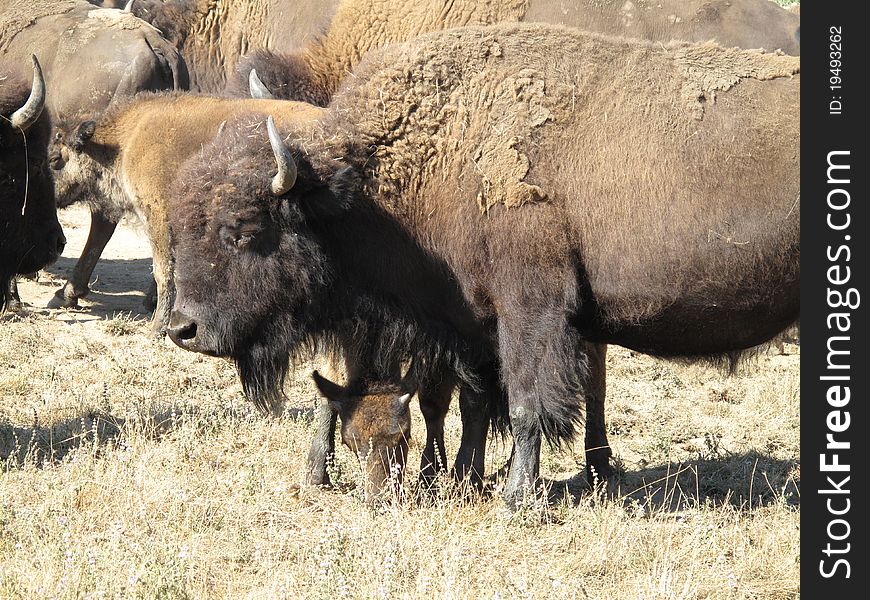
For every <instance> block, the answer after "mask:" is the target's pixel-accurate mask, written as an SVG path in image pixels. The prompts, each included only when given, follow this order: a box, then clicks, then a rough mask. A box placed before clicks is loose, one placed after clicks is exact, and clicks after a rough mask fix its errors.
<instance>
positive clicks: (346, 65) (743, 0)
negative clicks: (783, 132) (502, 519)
mask: <svg viewBox="0 0 870 600" xmlns="http://www.w3.org/2000/svg"><path fill="white" fill-rule="evenodd" d="M505 21H541V22H548V23H553V24H564V25H572V26H577V27H580V28H582V29H587V30H592V31H599V32H604V33H610V34H616V35H622V36H630V37H639V38H644V39H649V40H657V41H664V42H666V41H669V40H671V39H673V38H678V39H684V40H690V41H692V40H694V41H706V40H709V39H717V40H719V41H720V42H721V43H722V44H724V45H729V46H732V45H733V46H741V47H747V48H752V47H766V48H769V49H776V48H782V49H784V50H785V51H787V52H789V53H792V54H799V52H800V45H799V40H798V31H799V26H800V21H799V19H798V18H796V17H795V16H794V15H792V14H790V13H788V12H786V11H784V10H782V9H781V8H780V7H778V6H776V5H775V4H774V3H772V2H769V1H768V0H738V1H735V2H720V1H710V0H692V1H689V2H686V1H684V0H680V1H674V0H670V1H665V2H657V3H655V4H650V3H646V2H638V3H637V4H635V3H632V2H597V3H588V2H579V1H577V0H571V1H568V2H561V3H559V5H558V6H557V5H554V4H553V3H552V2H544V1H543V0H531V1H526V0H522V1H517V0H496V1H494V2H488V3H481V2H471V1H468V0H459V1H456V2H449V3H448V2H444V0H416V1H409V0H377V1H375V2H371V1H369V0H343V1H342V2H341V4H340V5H339V7H338V9H337V11H336V14H335V16H334V17H333V19H332V22H331V23H330V26H329V28H328V30H327V31H326V32H325V33H324V34H323V35H322V36H320V37H317V38H315V39H313V40H312V41H311V42H310V43H309V44H307V45H306V46H305V48H304V49H303V50H302V51H300V52H297V53H295V54H287V55H280V54H275V53H272V52H270V51H265V50H258V51H256V52H254V53H253V54H252V55H251V56H249V57H248V58H246V59H244V60H242V61H241V62H240V64H239V67H238V70H237V73H236V75H235V77H233V78H231V79H230V81H229V82H228V88H227V92H228V94H229V95H232V96H246V95H247V94H248V90H249V83H250V81H251V80H252V79H253V80H254V82H255V83H256V84H259V83H260V80H259V79H258V78H256V77H254V78H252V77H251V76H250V73H251V72H252V71H251V70H252V68H253V67H255V68H256V69H257V70H258V71H259V75H260V77H262V79H263V80H265V86H262V85H257V86H256V87H257V88H258V89H257V93H258V94H259V97H268V98H272V97H278V98H285V99H292V100H303V101H306V102H311V103H314V104H317V105H321V106H325V105H326V104H327V103H328V102H329V100H330V99H331V98H332V95H333V94H334V93H335V91H336V90H337V89H338V87H339V85H340V83H341V81H342V80H343V79H344V78H345V77H346V76H347V74H348V73H349V72H351V71H352V69H353V67H354V66H355V65H356V64H357V63H358V62H359V61H360V59H361V57H362V56H364V54H365V53H366V52H367V51H369V50H371V49H373V48H379V47H381V46H384V45H386V44H388V43H392V42H400V41H405V40H408V39H410V38H413V37H415V36H417V35H419V34H420V33H424V32H427V31H433V30H440V29H446V28H449V27H457V26H462V25H475V24H478V25H486V24H492V23H500V22H505ZM589 350H590V352H589V354H591V356H592V357H593V358H594V360H593V361H592V363H591V364H590V368H591V371H592V377H591V378H592V380H593V381H594V384H592V386H591V387H592V388H593V389H594V390H595V391H594V393H590V394H589V398H588V402H587V413H588V417H589V419H588V421H587V424H586V429H587V440H586V447H587V471H588V476H589V478H590V481H592V479H593V475H594V476H595V477H598V478H600V479H607V478H608V477H610V476H611V474H612V469H611V468H610V465H609V457H610V455H611V450H610V447H609V444H608V442H607V435H606V427H605V422H604V397H605V387H606V383H605V353H606V347H603V346H602V347H598V348H594V349H592V348H591V347H589ZM439 388H440V389H441V390H442V392H443V395H442V398H440V399H436V398H434V397H431V396H427V397H426V398H425V399H424V400H425V401H424V402H423V403H422V404H421V406H425V407H427V410H434V407H437V408H438V411H437V414H435V413H433V414H427V415H426V416H427V424H429V423H432V424H433V425H432V426H431V427H427V431H429V432H432V431H438V427H437V425H436V424H437V423H438V422H441V423H443V419H444V416H445V415H446V410H447V407H448V406H449V400H450V389H449V386H436V389H439ZM430 391H431V390H430V389H427V393H428V392H430ZM463 393H468V392H467V389H465V390H464V391H463ZM469 402H472V401H471V400H469ZM474 403H475V404H476V403H477V401H474ZM467 412H468V410H466V411H464V413H467ZM319 420H320V421H321V422H327V420H326V417H325V416H323V417H321V418H320V419H319ZM331 423H332V428H333V429H334V428H335V415H334V414H333V415H332V421H331ZM475 429H478V428H476V427H474V426H473V425H472V424H471V423H469V426H468V427H466V428H464V430H463V431H464V435H465V432H466V431H469V432H471V431H474V430H475ZM332 437H333V434H332V433H327V432H319V433H318V435H317V439H332ZM427 437H428V439H427V444H426V451H425V452H424V456H423V461H422V462H423V464H427V461H430V460H432V459H434V457H435V451H434V450H433V448H442V447H443V444H442V445H441V446H439V445H438V440H436V439H433V438H432V437H431V435H429V436H427ZM441 441H442V442H443V440H441ZM484 441H485V440H483V439H481V440H479V443H476V444H469V445H465V444H463V447H462V448H463V451H465V450H464V449H465V448H474V450H473V454H474V455H475V456H477V457H478V459H479V460H478V464H479V465H480V466H481V467H482V457H483V448H484V443H483V442H484ZM315 446H317V444H315ZM442 452H443V450H442ZM312 454H313V455H317V456H323V453H322V452H313V453H312ZM466 458H467V457H466ZM460 463H464V464H467V462H466V461H457V467H458V469H459V470H461V469H463V468H465V467H464V466H461V464H460ZM428 464H432V463H431V462H428ZM441 464H444V463H443V461H442V462H441ZM312 470H316V471H318V472H320V473H325V468H324V466H323V465H322V464H321V465H320V466H319V467H317V468H316V469H314V468H312ZM315 480H317V478H315Z"/></svg>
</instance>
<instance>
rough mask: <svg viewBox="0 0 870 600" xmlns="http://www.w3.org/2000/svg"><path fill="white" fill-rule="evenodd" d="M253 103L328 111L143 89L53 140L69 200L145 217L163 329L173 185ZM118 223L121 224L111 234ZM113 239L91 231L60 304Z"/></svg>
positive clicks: (298, 113)
mask: <svg viewBox="0 0 870 600" xmlns="http://www.w3.org/2000/svg"><path fill="white" fill-rule="evenodd" d="M249 111H270V112H271V113H273V114H275V117H276V118H277V119H279V122H281V123H282V124H285V125H289V124H290V122H291V121H304V120H309V119H315V118H317V117H318V116H320V114H321V112H322V111H321V109H319V108H317V107H314V106H311V105H309V104H304V103H301V102H281V101H268V100H251V99H248V100H229V99H222V98H209V97H204V96H192V95H182V94H178V93H164V94H143V95H140V96H137V97H136V98H134V99H128V100H126V101H119V102H118V103H116V104H115V105H114V106H113V107H112V108H111V109H110V110H107V111H106V112H105V113H104V114H103V115H102V116H101V117H100V119H99V120H96V121H92V120H86V121H82V122H77V123H74V125H73V126H72V127H69V128H67V127H61V128H59V131H58V132H57V135H56V136H55V139H54V140H52V142H51V148H50V154H49V156H50V163H51V168H52V170H53V172H54V178H55V183H56V189H57V191H58V194H59V195H60V196H62V197H64V198H65V199H66V200H67V202H76V201H83V202H92V203H96V204H98V205H99V206H100V207H101V210H102V211H103V214H105V215H108V216H110V220H111V221H112V222H113V223H118V222H119V221H120V220H121V217H123V216H124V215H126V214H132V215H136V216H137V217H138V218H139V219H140V220H141V221H142V222H143V223H144V224H145V228H146V231H147V233H148V238H149V241H150V242H151V250H152V256H153V260H154V278H155V280H156V282H157V296H156V302H155V305H156V307H155V310H154V317H153V326H154V328H155V330H156V331H158V332H162V331H163V330H164V329H165V328H166V325H167V324H168V323H169V309H170V307H171V305H172V301H171V294H172V277H171V276H172V256H171V254H170V251H169V237H168V236H169V229H168V224H167V222H166V218H167V217H166V210H167V204H168V202H169V197H170V196H169V187H170V185H171V184H172V182H173V181H174V180H175V177H176V173H177V170H178V168H179V167H180V166H181V164H182V163H183V162H184V161H185V160H186V159H188V158H189V157H190V156H192V155H194V154H195V153H196V152H198V151H199V150H200V148H201V147H202V145H203V144H205V143H208V142H209V141H210V140H211V139H213V138H214V136H215V134H216V133H217V132H218V130H219V129H220V127H221V124H222V123H224V122H225V121H226V120H227V119H228V118H231V117H232V116H233V115H238V114H244V113H246V112H249ZM112 231H114V225H112V227H111V230H110V231H109V235H111V232H112ZM106 241H108V238H106V239H105V241H104V242H103V243H102V244H93V245H92V244H91V239H90V238H89V240H88V245H87V246H86V247H85V250H84V252H83V253H82V258H81V260H80V261H79V262H78V263H77V264H76V268H75V272H74V274H73V277H72V278H71V280H70V282H69V283H68V284H67V285H66V286H65V287H64V288H63V289H61V290H58V292H57V295H56V300H58V301H59V302H57V303H56V305H61V304H62V303H61V302H60V301H63V304H65V303H68V302H75V299H76V298H79V297H81V296H84V295H85V294H86V293H87V291H88V290H87V282H88V281H89V280H90V275H91V273H92V272H93V270H94V267H95V266H96V263H97V260H98V259H99V257H100V253H101V252H102V249H103V247H104V246H105V242H106Z"/></svg>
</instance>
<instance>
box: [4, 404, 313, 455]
mask: <svg viewBox="0 0 870 600" xmlns="http://www.w3.org/2000/svg"><path fill="white" fill-rule="evenodd" d="M313 416H314V409H313V408H309V409H301V408H291V409H288V410H287V411H285V413H284V417H285V418H289V419H309V420H311V419H313ZM263 418H265V417H263V416H262V415H261V414H259V413H258V412H256V411H255V410H254V409H253V408H252V407H250V408H242V409H235V408H221V409H217V410H215V409H213V408H211V409H199V408H196V407H184V408H179V407H173V406H167V407H165V408H161V409H160V410H157V411H153V412H151V413H147V414H133V415H126V416H124V417H121V416H117V415H113V414H110V413H101V412H89V413H86V414H82V415H80V416H76V417H73V418H70V419H64V420H62V421H58V422H56V423H53V424H51V425H43V424H41V423H39V421H38V420H34V423H33V425H31V426H29V427H27V426H21V425H16V424H13V423H9V422H8V421H0V463H2V465H3V467H5V469H15V468H20V467H22V466H24V465H25V464H32V465H35V466H37V467H42V466H45V465H46V464H57V463H59V462H61V461H62V460H63V459H64V458H66V456H67V455H69V454H70V453H71V452H73V451H75V450H78V449H87V450H88V451H91V452H94V453H99V452H101V451H103V450H105V449H106V448H112V447H116V446H117V445H118V444H122V443H123V439H124V436H125V435H130V434H135V435H137V436H140V435H144V436H145V437H147V438H149V439H154V440H158V439H160V438H162V437H163V436H166V435H169V434H171V433H172V432H173V431H176V430H178V429H180V428H181V427H182V426H185V425H192V426H193V427H194V428H195V429H196V430H197V431H198V432H199V433H203V432H207V431H209V430H211V431H214V430H218V429H222V428H225V427H232V426H233V424H237V423H239V422H243V421H250V420H252V419H263Z"/></svg>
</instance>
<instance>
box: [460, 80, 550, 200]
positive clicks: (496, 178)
mask: <svg viewBox="0 0 870 600" xmlns="http://www.w3.org/2000/svg"><path fill="white" fill-rule="evenodd" d="M488 92H489V93H488V96H489V99H490V101H491V103H490V106H491V110H490V112H489V113H488V116H489V118H488V119H487V120H486V122H485V123H482V124H481V126H482V127H483V128H486V129H490V130H491V131H492V132H493V134H492V135H489V136H486V137H485V138H484V142H483V143H482V144H481V145H480V146H478V147H477V149H476V150H475V151H474V152H473V153H472V160H473V161H474V164H475V165H476V166H477V168H478V169H479V170H480V174H481V191H480V193H479V194H478V195H477V204H478V206H479V207H480V210H481V211H483V212H486V211H487V210H489V209H490V208H492V207H493V206H494V205H496V204H498V203H501V204H504V205H505V206H506V207H508V208H512V207H518V206H522V205H523V204H526V203H527V202H539V201H542V200H546V198H547V195H546V193H544V191H543V190H542V189H541V188H540V187H538V186H536V185H531V184H529V183H526V182H525V181H523V179H525V177H526V175H527V174H528V172H529V166H530V163H529V158H528V156H526V155H525V154H523V153H522V152H520V151H519V150H518V149H517V145H518V144H519V143H520V140H521V139H525V138H527V137H528V131H529V130H530V129H532V128H535V127H540V126H541V125H543V124H544V123H546V122H547V121H550V120H551V119H552V118H553V113H552V112H551V111H550V109H549V108H548V107H547V105H546V96H545V84H544V80H543V78H541V76H540V75H539V74H538V73H536V72H535V71H533V70H532V69H523V70H521V71H520V72H519V73H517V75H516V76H515V77H508V78H506V79H503V80H502V81H500V82H498V83H497V85H495V86H494V89H492V90H488Z"/></svg>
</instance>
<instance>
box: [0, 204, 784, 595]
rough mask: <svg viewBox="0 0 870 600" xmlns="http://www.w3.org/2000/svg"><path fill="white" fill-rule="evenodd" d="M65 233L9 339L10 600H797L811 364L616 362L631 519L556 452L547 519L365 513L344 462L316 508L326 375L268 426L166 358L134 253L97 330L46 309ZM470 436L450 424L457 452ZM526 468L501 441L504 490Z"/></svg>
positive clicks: (223, 366)
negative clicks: (315, 441)
mask: <svg viewBox="0 0 870 600" xmlns="http://www.w3.org/2000/svg"><path fill="white" fill-rule="evenodd" d="M61 220H62V223H63V225H64V227H65V230H66V232H67V235H68V237H69V238H70V246H69V248H68V249H67V251H66V253H65V258H63V259H62V260H61V261H60V262H59V263H58V264H57V265H55V266H54V267H52V268H50V269H49V271H50V272H49V273H45V274H43V275H42V276H41V280H40V281H39V282H25V283H24V284H23V285H22V295H23V296H24V298H25V301H27V302H29V303H30V304H31V305H32V308H31V309H30V311H29V313H27V314H24V315H20V316H18V315H4V316H2V317H0V399H2V401H0V465H2V472H0V598H53V597H54V598H100V597H102V598H213V597H215V598H345V597H347V598H375V597H397V598H399V597H412V598H430V597H437V598H544V597H546V598H601V599H609V598H632V599H639V598H642V599H654V598H655V599H659V598H661V599H671V598H675V599H676V598H794V597H797V596H799V577H798V575H799V567H800V564H799V528H800V521H799V505H800V491H799V490H800V469H799V461H800V459H799V443H798V442H799V379H798V373H799V362H800V356H799V347H798V346H797V345H794V344H790V343H786V344H785V345H784V353H780V351H778V350H777V349H771V350H769V351H765V352H762V353H760V354H759V355H758V356H757V357H756V358H754V359H753V360H751V361H750V362H748V363H747V364H746V365H745V366H744V367H743V368H742V369H741V370H740V371H739V372H738V373H737V374H735V375H733V376H730V377H726V376H725V374H723V373H722V372H720V371H718V370H716V369H712V368H707V367H704V366H700V365H693V366H685V365H678V364H674V363H667V362H662V361H658V360H655V359H652V358H649V357H646V356H643V355H639V354H635V353H632V352H629V351H627V350H624V349H621V348H612V349H611V352H610V353H609V357H608V392H609V394H608V396H609V399H608V412H607V416H608V426H609V431H610V436H611V443H612V445H613V448H614V453H615V456H616V459H617V465H618V467H619V471H620V485H621V490H622V494H623V495H622V496H620V497H618V498H616V499H604V498H596V497H594V496H593V495H592V494H590V493H589V492H588V490H587V487H586V484H585V480H584V477H583V475H582V471H583V466H584V465H583V452H582V450H583V448H582V443H578V444H577V445H576V446H575V447H573V448H564V449H562V450H559V451H552V450H549V449H545V451H544V456H543V460H542V466H543V470H544V474H545V476H546V478H547V480H546V481H547V484H548V486H549V494H550V497H551V502H550V505H549V507H545V506H544V505H543V504H542V503H535V502H530V503H529V505H528V506H526V507H524V508H522V509H521V510H520V511H519V512H517V513H516V514H510V513H509V512H508V511H507V510H506V509H505V507H504V505H503V503H502V501H501V500H500V499H499V498H498V496H497V495H492V494H490V495H487V496H484V497H474V496H471V495H468V494H464V493H463V490H460V489H456V488H455V487H453V486H451V485H450V484H449V482H447V481H444V482H442V485H441V487H440V490H439V491H438V492H437V493H427V492H424V491H422V490H419V489H417V487H416V485H415V471H416V465H412V468H411V470H410V473H409V477H408V484H407V486H406V490H405V492H406V497H405V498H404V499H403V501H401V502H393V503H390V504H387V505H384V506H381V507H379V508H377V509H370V508H367V507H366V506H365V505H364V504H363V503H362V501H361V499H360V494H359V492H358V489H359V488H358V485H357V483H358V481H359V468H358V466H357V465H356V464H355V457H353V456H352V455H351V454H350V452H349V451H348V450H346V449H344V448H341V449H340V450H339V452H338V457H337V460H336V464H335V465H334V466H333V469H334V471H335V476H336V478H337V481H338V482H339V487H338V489H337V490H319V489H310V488H300V487H299V486H298V483H299V481H300V477H301V473H302V470H303V465H304V460H305V455H306V452H307V445H308V441H309V439H310V435H311V433H312V424H311V421H310V413H311V408H312V406H313V400H314V390H313V385H312V384H311V383H310V379H309V377H310V371H311V368H312V367H311V366H310V365H303V366H301V367H300V368H299V369H298V370H297V371H296V375H295V378H294V379H293V380H292V381H291V382H289V383H288V388H287V393H288V396H289V407H288V410H287V411H286V412H285V415H284V416H282V417H280V418H266V417H263V416H261V415H259V414H257V413H256V412H255V411H253V410H252V408H251V407H250V406H249V405H248V404H246V402H245V400H244V399H243V397H242V394H241V389H240V386H239V384H238V382H237V379H236V376H235V372H234V369H233V367H232V366H231V365H230V364H228V363H227V362H224V361H222V360H217V359H211V358H208V357H204V356H199V355H196V354H192V353H188V352H184V351H182V350H180V349H178V348H176V347H174V346H173V345H172V344H171V343H170V342H168V341H164V340H155V339H153V338H152V337H151V336H149V333H148V326H147V323H146V321H145V316H144V315H143V314H142V313H141V311H142V308H141V296H142V293H141V290H144V289H145V285H146V277H147V274H148V268H149V261H148V260H147V256H148V249H147V244H146V243H145V240H144V237H143V236H142V234H140V233H137V232H136V231H135V230H134V229H130V228H129V227H126V226H122V227H121V228H119V232H118V235H117V237H116V239H114V240H113V241H112V242H111V243H110V245H109V248H108V249H107V251H106V254H105V256H106V258H107V260H105V261H103V262H102V263H101V264H100V265H99V266H98V267H97V271H96V273H95V278H96V283H95V284H94V285H93V288H94V293H93V294H92V296H91V301H89V302H84V303H83V304H84V305H85V307H84V308H83V309H81V310H76V311H47V310H45V309H40V308H37V307H41V306H45V302H46V301H47V299H48V298H49V297H50V295H51V293H52V292H53V291H54V289H55V287H57V285H59V283H58V282H59V281H60V280H61V279H62V277H63V275H64V274H65V273H66V272H67V271H69V269H70V268H71V266H72V264H73V261H72V260H71V257H75V256H77V253H78V250H79V249H80V247H81V244H82V243H83V238H84V236H85V235H86V225H87V222H88V219H87V213H86V212H85V211H84V210H83V209H80V208H73V209H70V210H67V211H64V212H62V213H61ZM66 257H70V258H66ZM118 311H128V312H124V313H123V314H118ZM414 410H415V413H416V412H418V411H416V409H414ZM459 428H460V421H459V417H458V414H457V413H456V411H455V410H454V411H452V412H451V415H450V419H449V422H448V431H447V435H448V445H449V448H448V451H449V452H455V448H456V445H457V444H458V439H459V433H460V431H459ZM422 432H423V426H422V420H421V419H419V418H417V420H416V421H415V423H414V439H413V440H412V445H411V450H412V457H413V459H412V460H418V457H419V453H420V450H421V449H422V443H421V437H422ZM508 453H509V444H508V443H506V442H503V441H501V440H492V441H491V443H490V448H489V457H488V461H487V462H488V472H489V473H494V472H496V471H497V470H498V468H499V467H500V466H501V465H502V464H503V463H504V460H505V458H506V456H507V455H508ZM494 485H495V486H496V487H497V486H498V482H494Z"/></svg>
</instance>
